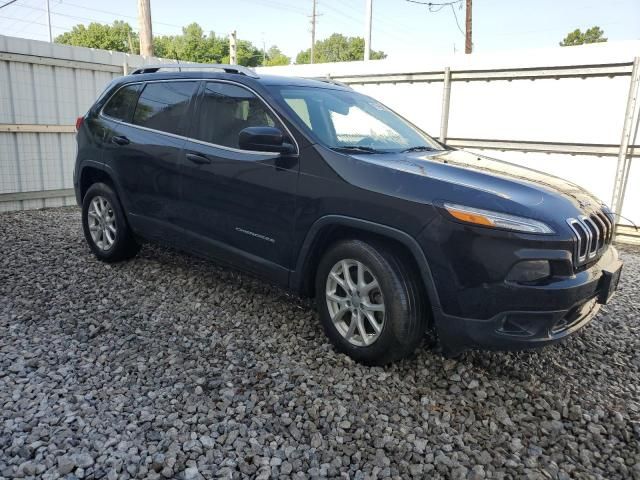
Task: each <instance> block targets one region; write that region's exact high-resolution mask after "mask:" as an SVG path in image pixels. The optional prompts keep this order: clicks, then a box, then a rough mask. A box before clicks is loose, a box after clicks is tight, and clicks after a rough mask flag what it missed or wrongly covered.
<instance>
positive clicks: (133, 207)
mask: <svg viewBox="0 0 640 480" xmlns="http://www.w3.org/2000/svg"><path fill="white" fill-rule="evenodd" d="M197 86H198V81H195V80H190V81H188V80H179V81H174V80H164V81H157V82H156V81H154V82H146V83H145V84H143V85H140V86H139V87H138V89H139V95H138V100H137V103H136V104H135V108H134V109H133V111H132V112H131V114H130V118H129V119H127V120H125V121H120V122H114V125H113V127H112V132H111V135H110V138H108V141H107V147H106V150H105V154H106V157H107V158H108V159H109V163H110V165H111V167H112V168H113V170H114V171H115V172H116V174H117V177H118V180H119V185H120V187H121V189H122V192H121V193H122V196H123V197H125V198H126V201H125V206H126V208H127V210H128V213H129V220H130V222H131V223H132V224H133V225H132V226H133V227H134V229H136V230H141V233H143V234H145V235H147V236H151V237H163V236H165V235H166V234H167V229H168V228H170V227H171V226H174V225H175V224H176V217H177V215H178V205H179V201H180V190H179V189H180V180H179V174H180V172H179V170H180V169H179V164H180V159H181V153H182V148H183V147H184V144H185V139H184V136H183V135H184V133H185V131H186V129H187V128H188V126H189V115H188V112H189V106H190V103H191V99H192V97H193V95H194V93H195V92H196V90H197ZM107 107H108V104H107ZM103 113H104V114H107V113H108V112H107V108H106V107H105V111H104V112H103Z"/></svg>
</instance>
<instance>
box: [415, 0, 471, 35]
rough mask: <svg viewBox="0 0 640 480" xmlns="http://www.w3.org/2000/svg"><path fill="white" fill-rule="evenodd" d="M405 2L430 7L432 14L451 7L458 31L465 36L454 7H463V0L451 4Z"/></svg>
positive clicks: (417, 0) (416, 0) (454, 0)
mask: <svg viewBox="0 0 640 480" xmlns="http://www.w3.org/2000/svg"><path fill="white" fill-rule="evenodd" d="M405 2H408V3H415V4H417V5H424V6H425V7H428V9H429V12H431V13H438V12H440V11H441V10H442V9H443V8H446V7H450V8H451V13H453V18H454V20H455V22H456V26H457V27H458V30H460V33H461V34H462V35H465V31H464V30H463V29H462V27H461V26H460V22H459V21H458V15H457V14H456V9H455V7H454V5H460V7H462V0H452V1H450V2H423V1H420V0H405Z"/></svg>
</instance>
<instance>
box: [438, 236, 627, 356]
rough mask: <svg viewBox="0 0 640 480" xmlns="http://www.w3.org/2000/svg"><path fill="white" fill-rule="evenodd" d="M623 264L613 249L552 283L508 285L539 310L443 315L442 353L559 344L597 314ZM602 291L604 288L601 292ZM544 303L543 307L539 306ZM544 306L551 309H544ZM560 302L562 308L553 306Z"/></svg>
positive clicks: (440, 328) (440, 329) (440, 324)
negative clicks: (485, 315)
mask: <svg viewBox="0 0 640 480" xmlns="http://www.w3.org/2000/svg"><path fill="white" fill-rule="evenodd" d="M621 266H622V263H621V262H620V260H619V258H618V253H617V251H616V249H615V248H613V247H609V249H608V250H607V252H606V253H605V254H604V255H603V256H602V257H601V258H600V259H599V260H598V262H597V263H595V264H594V265H592V266H591V267H590V268H589V269H588V270H584V271H582V272H579V273H577V274H575V275H574V276H572V277H570V278H566V279H564V280H562V281H561V282H556V283H554V284H553V285H552V286H548V287H546V286H524V285H523V286H518V287H517V288H513V289H512V292H511V293H512V294H513V295H515V296H516V297H515V300H514V299H512V300H511V301H509V302H508V303H509V304H510V305H513V304H514V303H519V302H522V305H531V303H532V300H536V301H538V300H539V301H542V302H543V303H541V304H538V305H539V306H538V308H536V309H531V308H523V309H508V310H505V311H502V312H499V313H497V314H495V315H493V316H492V317H490V318H488V319H475V318H466V317H460V316H454V315H448V314H445V313H441V314H440V315H438V317H439V318H437V319H436V330H437V333H438V337H439V339H440V342H441V344H442V347H443V349H444V351H445V352H447V353H449V354H452V355H455V354H458V353H461V352H463V351H465V350H469V349H475V348H480V349H487V350H523V349H528V348H535V347H540V346H543V345H547V344H550V343H554V342H557V341H559V340H562V339H563V338H565V337H567V336H568V335H571V334H572V333H574V332H576V331H578V330H579V329H581V328H582V327H584V326H585V325H586V324H588V323H589V322H590V321H591V320H592V319H593V318H594V317H595V315H596V314H597V313H598V311H599V309H600V305H601V303H602V302H605V301H607V299H608V298H609V293H610V291H614V290H615V288H616V287H617V282H618V278H619V277H615V279H614V280H613V282H614V283H613V284H612V277H611V275H610V274H609V273H605V272H618V271H619V269H620V268H621ZM605 290H606V291H605ZM540 305H542V309H540ZM545 305H548V306H550V307H551V308H549V309H548V310H545V309H544V306H545ZM559 305H562V306H563V308H556V307H557V306H559Z"/></svg>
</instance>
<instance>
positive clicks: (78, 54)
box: [0, 36, 640, 233]
mask: <svg viewBox="0 0 640 480" xmlns="http://www.w3.org/2000/svg"><path fill="white" fill-rule="evenodd" d="M638 55H640V42H627V43H622V44H604V45H592V46H585V47H571V48H556V49H549V50H535V51H518V52H511V53H501V54H474V55H455V56H446V57H434V58H431V59H429V60H425V61H420V62H416V61H412V62H410V63H404V62H393V61H389V60H382V61H372V62H350V63H335V64H317V65H291V66H284V67H268V68H259V69H258V71H259V72H263V73H271V74H282V75H294V76H306V77H326V76H330V77H332V78H334V79H335V80H339V81H342V82H345V83H348V84H351V85H352V86H353V88H355V89H357V90H360V91H363V92H365V93H367V94H370V95H372V96H374V97H376V98H378V99H379V100H381V101H382V102H384V103H386V104H388V105H390V106H391V107H392V108H394V109H395V110H397V111H398V112H400V113H401V114H403V115H404V116H406V117H407V118H409V119H410V120H411V121H413V122H414V123H416V124H417V125H418V126H420V127H421V128H423V129H424V130H426V131H428V132H430V133H431V134H433V135H434V136H440V137H442V138H444V139H445V140H446V141H447V142H448V143H450V144H452V145H454V146H463V147H467V148H471V149H482V151H483V153H486V154H488V155H491V156H495V157H497V158H501V159H504V160H507V161H511V162H514V163H518V164H523V165H526V166H528V167H531V168H535V169H537V170H542V171H545V172H549V173H552V174H555V175H558V176H561V177H563V178H567V179H569V180H571V181H573V182H575V183H578V184H580V185H583V186H585V187H586V188H588V189H589V190H591V191H593V192H594V193H595V194H596V195H598V196H599V197H600V198H602V199H603V200H604V201H605V202H607V203H611V200H612V198H613V195H614V185H615V183H616V178H618V179H619V180H622V181H624V180H625V178H626V185H627V189H626V195H625V196H624V203H623V206H622V211H621V213H622V215H623V216H624V217H626V218H628V219H630V220H631V221H633V222H635V223H638V224H640V188H638V187H639V186H640V162H639V161H638V160H637V157H638V156H639V155H640V145H638V142H637V141H636V137H637V130H638V121H637V118H638V109H639V107H640V102H637V103H636V105H635V108H633V109H632V111H631V114H630V119H631V122H630V125H628V127H630V128H627V130H628V133H629V135H628V139H629V146H628V148H626V149H624V151H622V153H621V149H620V146H621V143H622V142H621V138H622V137H623V129H624V125H625V122H624V120H625V114H626V109H627V105H629V104H630V102H629V100H630V88H629V86H630V82H631V78H632V77H631V74H632V69H633V61H634V57H636V56H638ZM157 61H158V59H144V58H143V57H140V56H137V55H125V54H123V53H119V52H107V51H103V50H94V49H87V48H81V47H69V46H63V45H56V44H50V43H46V42H40V41H35V40H25V39H18V38H12V37H4V36H0V211H3V210H15V209H23V208H40V207H48V206H59V205H66V204H71V203H73V202H74V199H73V194H72V191H71V190H70V189H71V187H72V170H73V164H74V160H75V159H74V156H75V141H74V131H75V130H74V125H73V123H74V121H75V118H76V117H77V116H79V115H81V114H82V113H84V112H85V111H86V110H87V109H88V107H89V106H90V105H91V103H92V102H93V101H94V100H95V98H96V97H97V95H98V94H99V93H100V91H101V90H102V89H103V88H104V86H105V85H106V84H107V83H108V82H109V81H110V80H111V79H112V78H113V77H115V76H118V75H121V74H122V73H123V72H124V71H126V70H127V69H128V68H129V67H133V66H139V65H142V64H145V63H155V62H157ZM627 123H629V122H627ZM619 158H621V159H623V160H625V161H626V163H624V162H623V165H622V167H624V168H623V172H622V174H621V171H620V169H619V168H618V166H619V165H620V162H619V161H618V160H619ZM625 172H626V176H625V175H624V174H625ZM623 183H624V182H623ZM622 223H629V222H627V221H626V220H624V219H623V220H622ZM623 233H624V231H623Z"/></svg>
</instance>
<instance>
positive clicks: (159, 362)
mask: <svg viewBox="0 0 640 480" xmlns="http://www.w3.org/2000/svg"><path fill="white" fill-rule="evenodd" d="M623 258H624V260H625V261H626V266H625V272H624V275H623V283H622V286H621V291H620V292H619V294H618V296H617V297H616V299H615V301H614V302H613V303H612V304H611V305H610V306H608V307H606V309H604V310H603V312H602V314H601V315H599V317H598V318H597V319H596V320H595V321H594V322H593V323H592V324H591V325H590V326H589V327H587V328H586V329H585V330H583V332H582V333H580V334H579V335H577V336H574V337H573V338H571V339H569V340H568V341H567V342H565V343H563V344H561V345H559V346H554V347H550V348H547V349H545V350H542V351H535V352H524V353H485V352H473V353H467V354H465V355H464V356H463V357H462V358H461V359H458V360H447V359H445V358H443V357H442V356H440V355H439V354H437V353H435V352H433V351H431V350H429V349H427V348H424V349H422V350H421V351H420V352H419V353H418V354H417V355H416V356H415V357H414V358H412V359H409V360H406V361H403V362H400V363H397V364H395V365H392V366H390V367H386V368H369V367H364V366H361V365H358V364H354V363H353V362H352V361H351V360H350V359H349V358H348V357H346V356H344V355H340V354H337V353H335V352H334V351H333V349H332V348H331V346H330V345H329V343H328V342H327V340H326V339H325V337H324V335H323V333H322V331H321V328H320V325H319V322H318V319H317V317H316V314H315V312H314V311H313V309H312V308H311V307H310V305H309V303H308V302H306V301H303V300H299V299H296V298H295V297H291V296H289V295H287V294H286V293H285V292H283V291H281V290H278V289H276V288H274V287H271V286H269V285H267V284H265V283H263V282H261V281H259V280H255V279H253V278H251V277H249V276H245V275H243V274H239V273H237V272H233V271H231V270H227V269H223V268H220V267H217V266H216V265H214V264H212V263H210V262H207V261H203V260H200V259H195V258H192V257H189V256H187V255H183V254H180V253H176V252H172V251H168V250H165V249H163V248H159V247H152V246H146V247H144V248H143V249H142V251H141V252H140V255H139V256H138V257H137V258H136V259H134V260H133V261H130V262H128V263H122V264H117V265H106V264H102V263H99V262H98V261H97V260H95V259H94V257H93V256H92V255H90V253H89V250H88V248H87V246H86V245H85V243H84V240H83V237H82V234H81V230H80V222H79V211H78V210H77V209H76V208H64V209H55V210H53V209H52V210H41V211H30V212H19V213H9V214H3V215H0V477H2V478H14V477H18V478H19V477H30V476H36V477H42V478H60V477H66V478H108V479H116V478H184V479H200V478H211V477H221V478H241V477H256V478H268V477H283V476H287V475H290V476H292V477H294V478H308V477H320V476H329V477H343V478H357V479H361V478H376V477H395V478H401V477H402V478H407V477H411V476H413V477H416V478H425V477H429V478H453V479H464V478H470V479H481V478H532V479H536V478H540V479H548V478H551V479H556V478H557V479H566V478H607V479H609V478H634V479H640V403H639V401H640V340H639V334H640V319H639V317H640V315H639V313H640V297H639V295H638V280H639V279H640V250H638V249H635V250H634V249H630V248H626V249H624V250H623Z"/></svg>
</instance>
